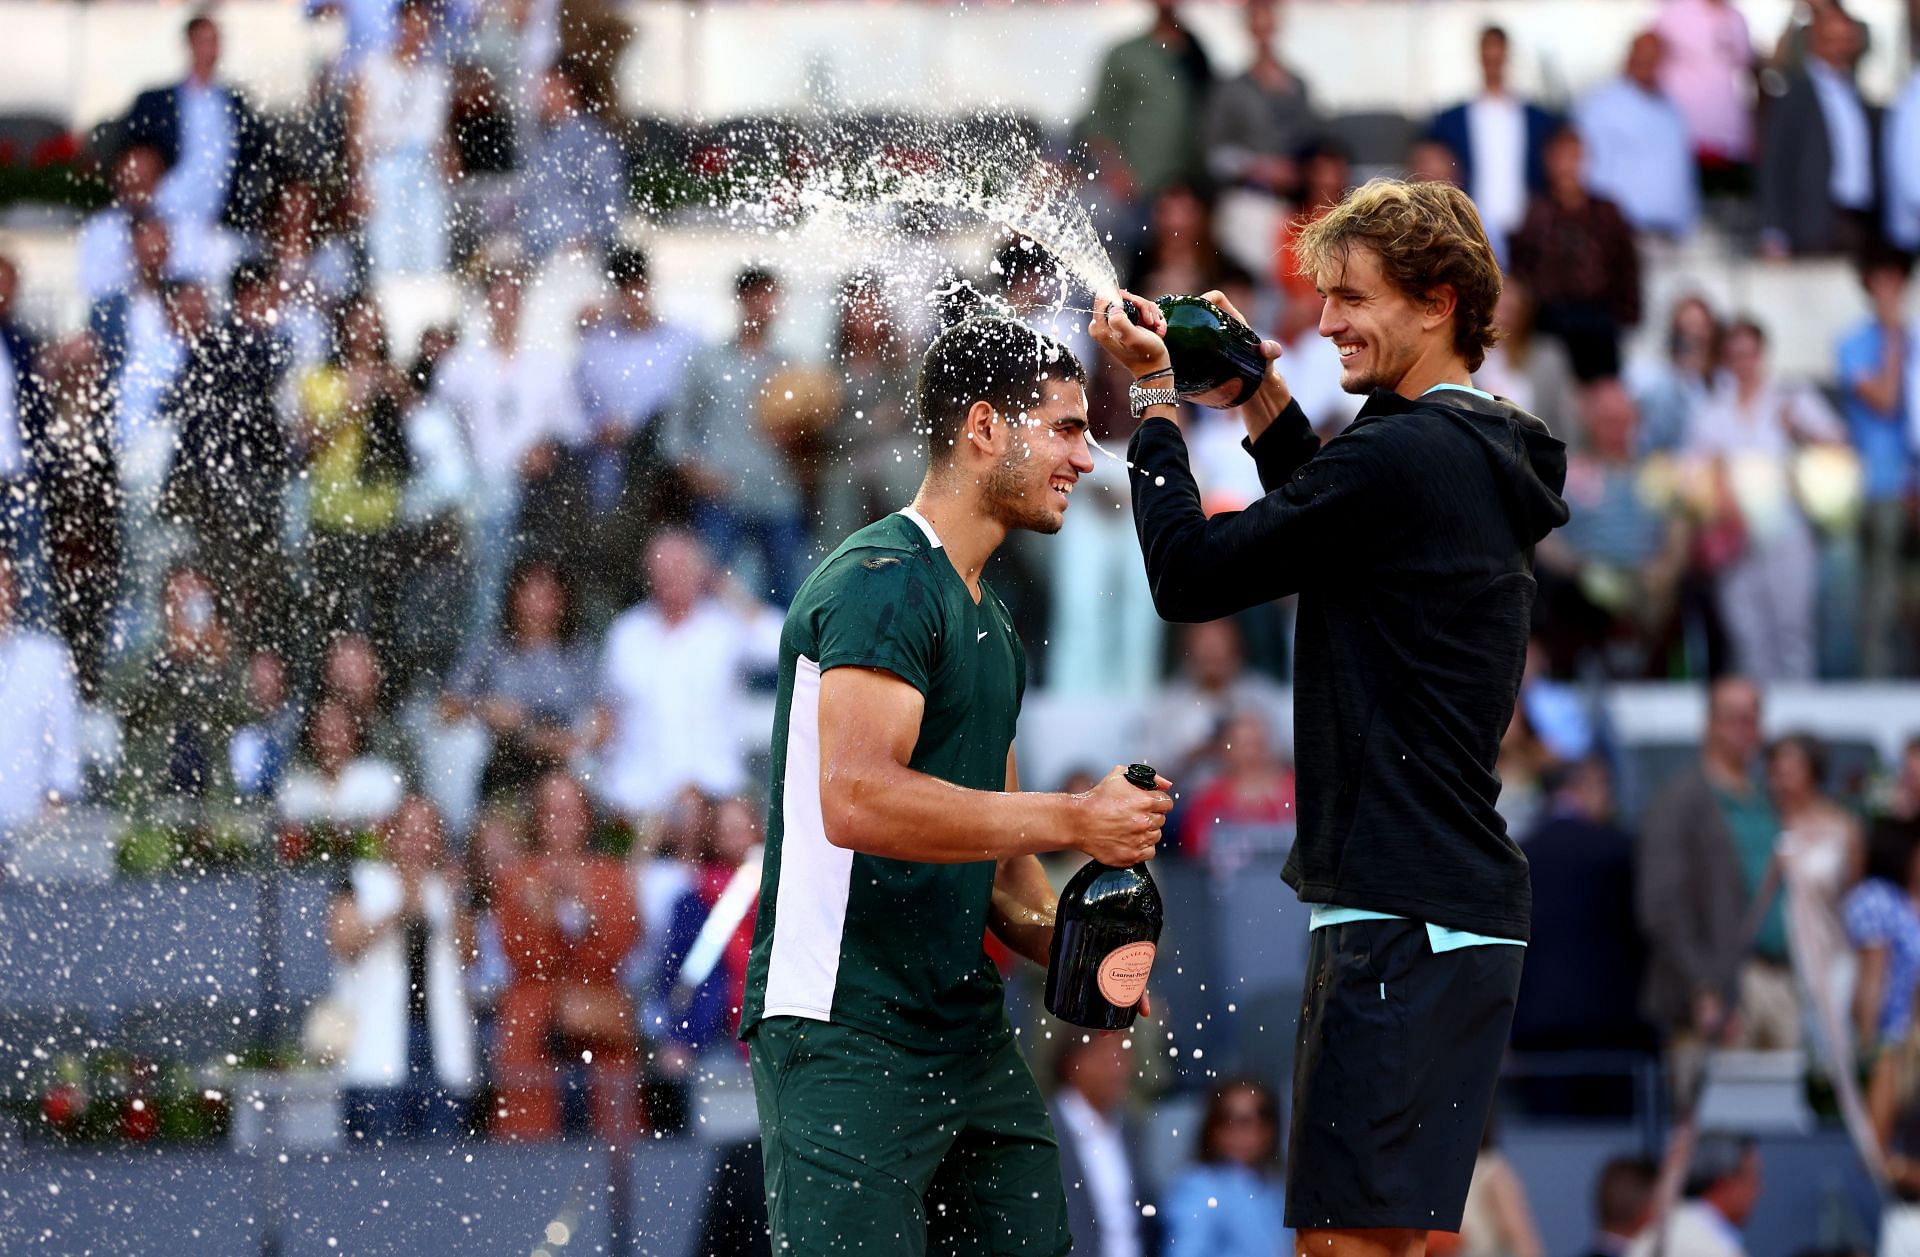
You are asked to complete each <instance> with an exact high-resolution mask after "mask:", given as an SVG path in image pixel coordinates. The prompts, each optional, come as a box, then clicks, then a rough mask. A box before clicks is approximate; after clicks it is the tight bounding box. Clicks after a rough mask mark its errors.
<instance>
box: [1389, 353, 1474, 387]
mask: <svg viewBox="0 0 1920 1257" xmlns="http://www.w3.org/2000/svg"><path fill="white" fill-rule="evenodd" d="M1442 384H1454V385H1458V386H1459V387H1461V388H1472V387H1473V373H1472V372H1470V371H1468V370H1467V364H1466V361H1465V359H1463V358H1461V357H1460V356H1459V355H1458V354H1456V353H1454V352H1453V351H1452V348H1451V347H1450V346H1449V347H1448V348H1447V349H1445V350H1441V349H1438V348H1435V349H1431V350H1429V351H1428V352H1426V353H1423V354H1421V355H1420V357H1419V358H1418V359H1416V360H1415V362H1414V364H1413V365H1412V366H1411V367H1409V368H1408V369H1407V372H1406V374H1404V375H1402V376H1401V377H1400V382H1399V383H1398V384H1396V385H1394V388H1393V391H1394V392H1396V393H1398V394H1400V396H1402V397H1404V398H1406V399H1407V400H1408V401H1412V400H1413V399H1414V398H1416V397H1420V396H1422V395H1423V394H1426V393H1429V392H1432V391H1433V390H1434V389H1436V388H1438V387H1439V386H1440V385H1442Z"/></svg>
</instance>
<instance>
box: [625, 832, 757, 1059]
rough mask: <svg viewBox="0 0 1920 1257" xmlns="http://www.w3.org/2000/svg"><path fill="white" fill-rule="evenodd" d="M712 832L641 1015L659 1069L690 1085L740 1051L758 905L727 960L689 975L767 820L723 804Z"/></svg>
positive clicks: (739, 927)
mask: <svg viewBox="0 0 1920 1257" xmlns="http://www.w3.org/2000/svg"><path fill="white" fill-rule="evenodd" d="M705 829H706V842H705V843H703V844H702V846H703V848H704V849H703V850H701V851H700V852H699V853H698V860H697V870H696V872H695V873H694V878H693V884H692V885H691V886H689V887H688V888H687V890H686V891H685V893H683V894H682V895H681V896H680V898H679V900H678V902H676V903H675V904H674V905H673V913H672V917H671V920H670V922H669V924H668V925H667V928H666V931H665V933H666V938H665V939H664V940H663V942H662V946H661V947H660V948H659V950H658V953H657V963H656V964H655V966H654V968H653V970H652V972H651V973H649V974H647V975H645V977H646V982H645V987H644V990H643V997H644V1003H643V1005H642V1007H641V1026H642V1028H643V1029H644V1031H645V1033H646V1036H647V1038H648V1040H649V1042H650V1043H652V1044H653V1046H654V1049H655V1053H656V1056H655V1059H656V1061H657V1062H658V1063H659V1064H660V1065H661V1068H662V1071H663V1072H664V1073H666V1074H667V1075H669V1076H670V1077H673V1078H675V1079H677V1080H679V1081H681V1082H683V1083H684V1082H685V1081H687V1080H688V1079H690V1078H691V1076H692V1074H693V1071H694V1069H695V1067H696V1066H697V1064H698V1062H699V1060H700V1058H701V1057H703V1056H706V1055H708V1054H709V1053H715V1052H726V1053H733V1052H734V1051H735V1050H736V1049H735V1048H734V1045H733V1032H734V1030H735V1029H736V1028H737V1027H738V1025H739V1021H740V1008H741V1004H742V1002H743V1001H744V1000H745V998H746V983H747V954H748V952H749V951H751V950H752V947H753V917H754V902H755V898H754V897H749V898H748V900H747V901H746V902H745V903H744V904H742V905H741V907H742V908H743V909H744V911H743V914H742V915H741V916H740V917H739V919H738V921H737V922H736V923H735V925H734V929H733V933H732V934H730V935H728V936H727V939H726V942H725V946H724V948H723V950H722V951H721V952H720V954H719V956H718V957H717V958H708V960H707V963H710V964H711V966H712V967H711V968H710V969H708V970H707V971H706V972H704V973H689V972H687V970H686V966H687V965H688V963H689V962H690V961H691V960H694V959H695V958H694V957H693V956H692V952H693V946H694V943H695V942H696V941H697V940H698V939H699V937H700V933H701V931H702V930H703V929H705V928H706V924H707V918H708V916H709V915H710V914H711V913H712V912H713V910H714V908H715V906H716V905H717V904H718V903H719V901H720V896H721V895H722V894H723V893H724V892H725V891H726V889H727V887H728V885H729V884H730V883H732V881H733V879H734V877H735V875H736V874H738V873H739V872H740V869H741V866H742V865H743V864H744V863H745V862H746V860H747V857H748V856H749V855H750V854H752V853H753V852H755V850H756V849H757V848H758V847H759V845H760V841H761V835H760V819H759V816H758V814H757V813H756V812H755V810H754V807H753V805H752V804H750V803H749V802H748V801H747V800H745V799H741V798H735V799H723V800H721V801H720V802H719V803H718V804H716V805H715V806H714V808H713V815H712V818H711V822H710V823H709V824H708V825H707V826H706V827H705ZM758 867H759V866H758V863H757V862H756V863H755V864H754V865H753V866H752V868H751V870H750V871H749V874H748V876H750V877H753V878H755V879H756V880H754V881H753V882H752V884H753V885H754V886H756V887H757V886H758V885H759V882H758V880H757V870H758Z"/></svg>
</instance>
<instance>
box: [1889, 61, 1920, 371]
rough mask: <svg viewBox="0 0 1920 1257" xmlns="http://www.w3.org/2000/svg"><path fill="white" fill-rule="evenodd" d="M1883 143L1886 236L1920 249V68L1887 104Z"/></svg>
mask: <svg viewBox="0 0 1920 1257" xmlns="http://www.w3.org/2000/svg"><path fill="white" fill-rule="evenodd" d="M1882 143H1883V144H1884V146H1885V152H1884V153H1883V155H1882V169H1883V171H1884V172H1885V176H1886V185H1887V238H1888V239H1889V240H1891V241H1893V243H1894V244H1895V245H1897V246H1898V247H1900V248H1902V249H1905V250H1907V251H1908V252H1910V253H1911V252H1913V251H1915V250H1920V71H1916V72H1915V73H1914V75H1913V77H1912V78H1910V79H1908V80H1907V85H1906V87H1904V88H1902V89H1901V92H1900V95H1899V96H1898V97H1897V98H1895V100H1894V102H1893V104H1891V105H1890V106H1888V107H1887V118H1886V129H1885V134H1884V135H1883V137H1882ZM1908 396H1909V397H1911V396H1913V394H1912V393H1909V394H1908Z"/></svg>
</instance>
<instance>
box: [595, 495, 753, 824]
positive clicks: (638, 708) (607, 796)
mask: <svg viewBox="0 0 1920 1257" xmlns="http://www.w3.org/2000/svg"><path fill="white" fill-rule="evenodd" d="M646 564H647V584H648V587H649V591H650V592H649V594H648V597H647V600H646V601H645V602H642V603H640V604H639V605H638V606H635V607H632V608H629V609H628V610H627V611H626V612H624V613H623V614H622V615H621V616H620V617H619V618H618V619H616V620H615V621H614V622H613V627H612V628H611V629H609V630H608V632H607V640H606V645H605V647H604V648H603V650H602V652H601V656H600V673H599V683H600V695H601V702H602V704H603V705H604V708H605V714H604V717H603V719H604V721H605V728H606V741H605V742H604V743H603V744H602V746H601V750H600V757H601V758H600V771H599V773H598V774H596V778H597V784H598V788H599V791H600V794H601V797H602V798H603V799H604V800H605V801H606V802H607V803H608V804H609V805H610V806H612V807H613V808H615V809H616V810H618V811H619V812H620V813H621V814H622V815H624V816H625V817H627V818H628V819H629V820H631V821H641V820H644V819H645V818H648V817H652V816H656V815H658V814H659V813H661V812H663V811H664V810H665V809H666V807H667V805H668V803H669V801H670V800H671V799H672V798H673V797H674V795H676V794H677V793H678V792H679V791H680V790H681V789H682V788H683V787H685V786H689V785H693V786H698V787H699V788H700V789H702V790H704V791H706V792H707V793H708V794H710V795H713V796H716V797H727V796H731V795H736V794H738V793H740V792H741V791H742V790H744V789H745V788H746V785H747V773H746V757H745V751H744V749H743V747H742V745H741V739H740V736H739V718H738V715H737V709H736V701H737V695H738V694H739V692H740V686H741V683H742V681H743V680H744V679H745V677H746V675H747V674H748V673H749V672H750V671H752V670H754V669H761V670H765V669H770V668H772V667H773V666H774V664H775V662H776V661H777V658H778V654H779V646H780V624H781V617H780V613H779V612H778V611H776V610H775V609H774V608H772V607H770V606H768V605H767V604H765V603H760V602H756V601H754V600H752V599H751V598H749V597H747V596H746V594H745V592H744V591H743V590H742V589H741V588H740V586H739V585H738V583H737V582H731V581H729V582H725V583H722V582H720V581H717V580H716V579H715V574H714V571H713V567H712V565H711V562H710V560H709V559H708V558H707V554H706V552H705V550H704V549H703V548H702V547H701V545H700V543H699V542H698V541H697V540H696V539H695V538H693V537H692V536H690V535H689V534H687V533H684V532H665V533H662V534H660V535H659V536H658V537H656V538H654V541H653V544H652V545H651V546H649V547H648V549H647V556H646Z"/></svg>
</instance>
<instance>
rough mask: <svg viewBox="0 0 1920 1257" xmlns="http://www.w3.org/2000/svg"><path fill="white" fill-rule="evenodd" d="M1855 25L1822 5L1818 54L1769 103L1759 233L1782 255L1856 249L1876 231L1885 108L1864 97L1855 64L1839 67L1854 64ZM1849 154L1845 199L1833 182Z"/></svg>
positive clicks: (1816, 42) (1813, 48)
mask: <svg viewBox="0 0 1920 1257" xmlns="http://www.w3.org/2000/svg"><path fill="white" fill-rule="evenodd" d="M1829 14H1830V15H1831V16H1828V15H1829ZM1855 31H1856V27H1855V25H1854V22H1853V19H1852V18H1850V17H1848V16H1847V15H1846V14H1845V13H1843V12H1841V11H1840V10H1839V9H1838V8H1837V7H1836V8H1833V9H1829V10H1826V11H1824V12H1823V14H1822V15H1821V16H1819V17H1817V18H1816V19H1815V21H1814V33H1813V36H1812V39H1813V43H1812V46H1811V49H1810V51H1811V53H1812V54H1813V55H1810V56H1809V57H1808V58H1807V62H1806V65H1805V67H1804V68H1802V69H1801V70H1799V71H1797V72H1796V73H1795V74H1794V75H1793V77H1792V78H1791V79H1790V80H1788V83H1787V89H1786V93H1785V94H1784V95H1782V96H1781V97H1780V98H1779V99H1778V100H1775V101H1771V102H1769V103H1768V106H1767V109H1766V114H1765V119H1766V121H1765V132H1764V134H1763V136H1762V141H1761V154H1760V170H1759V184H1760V238H1761V244H1762V246H1763V247H1765V248H1766V249H1767V250H1768V251H1770V252H1772V253H1774V254H1776V255H1777V254H1780V253H1791V254H1793V255H1794V256H1796V257H1798V256H1806V255H1818V254H1832V253H1857V252H1858V251H1860V250H1861V249H1862V248H1864V247H1865V246H1866V245H1867V244H1868V243H1869V242H1870V241H1871V240H1872V239H1873V236H1874V234H1875V221H1874V220H1875V206H1876V204H1877V202H1878V199H1879V191H1880V171H1879V159H1878V157H1877V154H1878V153H1879V144H1878V141H1877V139H1876V134H1877V132H1878V131H1879V122H1880V119H1879V111H1878V110H1876V109H1873V108H1871V107H1870V106H1868V105H1867V103H1866V102H1865V101H1864V100H1863V99H1862V98H1861V96H1860V90H1859V88H1858V87H1857V86H1855V84H1854V82H1853V76H1852V72H1851V70H1850V69H1836V68H1834V67H1835V66H1836V65H1846V66H1850V65H1851V62H1852V57H1853V52H1854V50H1855V49H1856V48H1857V43H1855V42H1854V41H1856V40H1857V38H1858V36H1857V34H1854V33H1852V32H1855ZM1816 77H1818V79H1819V80H1820V81H1819V82H1816ZM1823 95H1824V103H1823ZM1843 101H1850V102H1851V104H1850V105H1842V104H1841V102H1843ZM1830 109H1832V110H1834V112H1832V113H1830V112H1829V110H1830ZM1837 127H1838V128H1845V130H1844V131H1843V130H1840V129H1837ZM1862 128H1863V129H1864V134H1861V129H1862ZM1848 132H1851V133H1852V139H1851V141H1849V139H1848V136H1847V133H1848ZM1843 159H1845V160H1847V161H1848V163H1849V166H1850V167H1851V169H1852V172H1853V175H1854V178H1852V179H1851V180H1845V178H1844V176H1843V182H1846V183H1848V184H1849V186H1850V189H1851V190H1850V191H1849V192H1848V193H1847V196H1846V197H1845V198H1844V199H1843V198H1842V197H1841V196H1840V195H1838V190H1837V189H1836V186H1835V183H1836V174H1838V173H1840V172H1836V170H1835V163H1836V162H1839V161H1842V160H1843Z"/></svg>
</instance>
